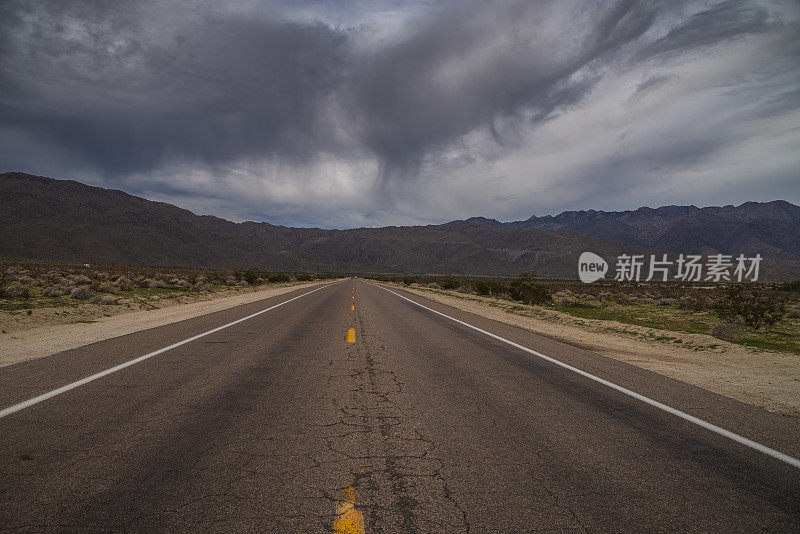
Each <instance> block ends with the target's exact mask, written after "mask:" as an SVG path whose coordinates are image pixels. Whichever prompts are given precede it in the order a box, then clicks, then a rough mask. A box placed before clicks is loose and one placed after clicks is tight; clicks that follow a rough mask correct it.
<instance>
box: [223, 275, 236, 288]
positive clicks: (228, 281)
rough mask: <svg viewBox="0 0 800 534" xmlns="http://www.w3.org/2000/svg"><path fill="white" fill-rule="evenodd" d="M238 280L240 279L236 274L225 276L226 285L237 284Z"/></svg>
mask: <svg viewBox="0 0 800 534" xmlns="http://www.w3.org/2000/svg"><path fill="white" fill-rule="evenodd" d="M237 282H238V280H237V279H236V277H235V276H228V277H227V278H225V285H226V286H235V285H236V283H237Z"/></svg>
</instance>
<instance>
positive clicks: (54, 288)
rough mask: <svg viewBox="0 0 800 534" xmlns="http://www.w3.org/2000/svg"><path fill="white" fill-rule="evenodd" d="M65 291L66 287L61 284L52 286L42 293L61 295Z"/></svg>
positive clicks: (45, 294)
mask: <svg viewBox="0 0 800 534" xmlns="http://www.w3.org/2000/svg"><path fill="white" fill-rule="evenodd" d="M64 293H65V289H64V288H63V287H61V286H50V287H46V288H44V289H43V290H42V295H44V296H45V297H60V296H61V295H63V294H64Z"/></svg>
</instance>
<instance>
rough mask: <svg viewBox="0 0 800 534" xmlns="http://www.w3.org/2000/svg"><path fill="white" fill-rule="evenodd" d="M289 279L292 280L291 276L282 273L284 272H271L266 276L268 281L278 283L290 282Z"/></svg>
mask: <svg viewBox="0 0 800 534" xmlns="http://www.w3.org/2000/svg"><path fill="white" fill-rule="evenodd" d="M291 281H292V277H291V276H289V275H288V274H284V273H275V274H271V275H269V276H268V277H267V282H269V283H271V284H278V283H282V282H291Z"/></svg>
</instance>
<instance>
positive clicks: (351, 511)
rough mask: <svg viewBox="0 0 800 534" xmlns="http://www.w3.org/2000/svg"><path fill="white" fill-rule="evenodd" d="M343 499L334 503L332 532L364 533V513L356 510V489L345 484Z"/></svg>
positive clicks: (341, 533) (346, 533)
mask: <svg viewBox="0 0 800 534" xmlns="http://www.w3.org/2000/svg"><path fill="white" fill-rule="evenodd" d="M344 499H345V500H344V501H341V502H339V503H337V504H336V519H334V520H333V534H364V514H363V513H361V512H360V511H359V510H356V490H354V489H353V487H352V486H347V488H346V489H345V490H344Z"/></svg>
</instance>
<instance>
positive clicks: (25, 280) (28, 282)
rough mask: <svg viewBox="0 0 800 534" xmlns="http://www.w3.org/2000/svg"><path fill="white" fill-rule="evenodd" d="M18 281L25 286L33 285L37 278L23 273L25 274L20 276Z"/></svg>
mask: <svg viewBox="0 0 800 534" xmlns="http://www.w3.org/2000/svg"><path fill="white" fill-rule="evenodd" d="M17 282H19V283H20V284H22V285H25V286H32V285H33V284H34V282H35V280H34V279H33V278H31V277H30V276H25V275H23V276H18V277H17Z"/></svg>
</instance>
